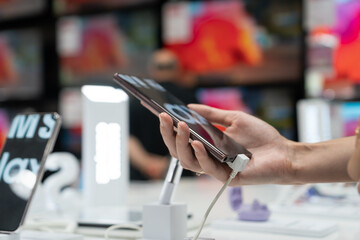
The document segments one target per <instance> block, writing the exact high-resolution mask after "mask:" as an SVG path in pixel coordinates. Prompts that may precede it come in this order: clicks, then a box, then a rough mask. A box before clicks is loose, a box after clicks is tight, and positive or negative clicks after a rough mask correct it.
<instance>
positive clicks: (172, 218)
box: [143, 203, 187, 240]
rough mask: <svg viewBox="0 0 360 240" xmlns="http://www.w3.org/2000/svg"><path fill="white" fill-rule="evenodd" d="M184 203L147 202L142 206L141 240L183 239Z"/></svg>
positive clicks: (184, 224)
mask: <svg viewBox="0 0 360 240" xmlns="http://www.w3.org/2000/svg"><path fill="white" fill-rule="evenodd" d="M186 224H187V207H186V204H179V203H178V204H177V203H175V204H171V205H161V204H158V203H153V204H147V205H145V206H144V208H143V240H184V239H185V237H186V232H187V231H186V230H187V228H186Z"/></svg>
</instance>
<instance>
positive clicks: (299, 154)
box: [286, 140, 311, 184]
mask: <svg viewBox="0 0 360 240" xmlns="http://www.w3.org/2000/svg"><path fill="white" fill-rule="evenodd" d="M287 141H288V142H287V157H288V162H289V164H290V170H289V175H288V179H286V180H287V183H290V184H304V183H305V182H304V181H303V180H302V179H301V176H302V172H303V170H304V165H303V163H304V161H302V159H303V156H304V155H305V154H304V153H305V152H306V151H309V150H310V149H311V148H310V145H309V144H306V143H300V142H294V141H291V140H287Z"/></svg>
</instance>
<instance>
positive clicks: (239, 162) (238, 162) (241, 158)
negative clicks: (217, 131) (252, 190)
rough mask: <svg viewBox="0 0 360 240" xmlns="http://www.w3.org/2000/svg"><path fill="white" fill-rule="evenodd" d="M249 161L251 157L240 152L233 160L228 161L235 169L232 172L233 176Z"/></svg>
mask: <svg viewBox="0 0 360 240" xmlns="http://www.w3.org/2000/svg"><path fill="white" fill-rule="evenodd" d="M249 161H250V158H248V157H247V156H246V155H245V154H238V155H237V157H236V158H235V160H234V161H233V162H227V164H228V165H229V167H230V168H231V169H232V170H233V171H232V172H231V178H234V177H235V176H236V174H238V173H239V172H241V171H242V170H243V169H244V168H245V166H246V164H248V162H249Z"/></svg>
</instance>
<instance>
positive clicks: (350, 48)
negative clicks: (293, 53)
mask: <svg viewBox="0 0 360 240" xmlns="http://www.w3.org/2000/svg"><path fill="white" fill-rule="evenodd" d="M322 1H323V2H324V3H322V4H326V6H328V7H326V8H324V9H325V10H322V11H317V15H319V16H322V18H325V19H329V20H328V22H330V24H326V23H325V22H324V21H321V20H318V18H319V17H317V18H314V16H313V14H308V15H307V16H308V19H307V22H310V23H311V24H308V25H309V26H308V28H309V29H308V30H309V33H310V34H309V36H308V38H307V46H308V49H307V52H308V54H307V56H308V57H307V71H306V94H307V96H308V97H325V98H328V99H351V98H359V97H360V88H359V84H360V68H359V66H358V65H359V62H360V54H359V53H360V38H359V34H360V1H358V0H345V1H344V0H327V1H324V0H322ZM307 2H310V3H311V2H312V1H307ZM315 2H316V1H315ZM310 7H311V6H310ZM331 18H333V19H332V20H331ZM330 20H331V21H330Z"/></svg>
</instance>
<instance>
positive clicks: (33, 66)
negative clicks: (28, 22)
mask: <svg viewBox="0 0 360 240" xmlns="http://www.w3.org/2000/svg"><path fill="white" fill-rule="evenodd" d="M41 50H42V49H41V37H40V32H39V31H37V30H34V29H31V30H14V31H3V32H0V101H1V100H8V99H30V98H33V97H36V96H38V95H39V94H40V93H41V92H42V70H43V69H42V68H43V67H42V63H43V62H42V61H43V59H42V51H41Z"/></svg>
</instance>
